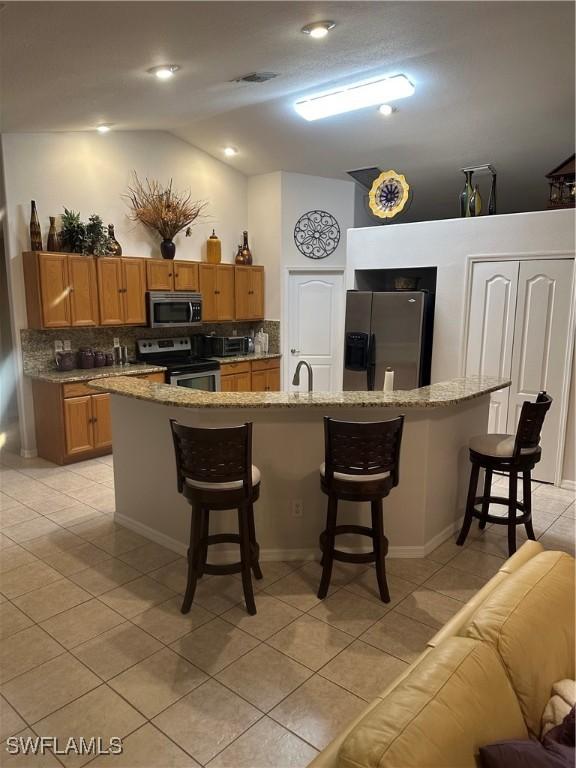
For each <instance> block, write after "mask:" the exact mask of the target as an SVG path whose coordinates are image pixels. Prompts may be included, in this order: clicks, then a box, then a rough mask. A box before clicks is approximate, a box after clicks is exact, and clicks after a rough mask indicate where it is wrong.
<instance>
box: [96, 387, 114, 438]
mask: <svg viewBox="0 0 576 768" xmlns="http://www.w3.org/2000/svg"><path fill="white" fill-rule="evenodd" d="M92 424H93V432H94V448H109V447H110V446H111V445H112V419H111V416H110V395H108V394H106V393H103V394H101V395H92Z"/></svg>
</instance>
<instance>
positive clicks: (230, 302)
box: [216, 264, 234, 320]
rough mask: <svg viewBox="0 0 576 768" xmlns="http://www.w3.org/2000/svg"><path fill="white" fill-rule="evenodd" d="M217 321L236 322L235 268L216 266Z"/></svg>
mask: <svg viewBox="0 0 576 768" xmlns="http://www.w3.org/2000/svg"><path fill="white" fill-rule="evenodd" d="M216 314H217V318H216V319H217V320H234V267H233V266H232V265H222V264H218V265H217V266H216Z"/></svg>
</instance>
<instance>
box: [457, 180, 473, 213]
mask: <svg viewBox="0 0 576 768" xmlns="http://www.w3.org/2000/svg"><path fill="white" fill-rule="evenodd" d="M464 174H465V176H466V181H465V182H464V189H463V190H462V192H460V216H462V217H464V216H470V198H471V197H472V194H473V189H472V171H464Z"/></svg>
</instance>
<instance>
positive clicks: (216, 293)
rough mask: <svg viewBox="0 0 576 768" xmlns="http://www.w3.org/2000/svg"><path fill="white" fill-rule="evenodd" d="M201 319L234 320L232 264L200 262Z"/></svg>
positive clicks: (207, 320)
mask: <svg viewBox="0 0 576 768" xmlns="http://www.w3.org/2000/svg"><path fill="white" fill-rule="evenodd" d="M198 268H199V276H200V293H201V294H202V319H203V320H205V321H206V322H211V321H214V320H235V319H236V317H235V315H234V269H235V268H234V266H233V265H232V264H200V265H199V267H198Z"/></svg>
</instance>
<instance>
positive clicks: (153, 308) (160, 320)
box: [146, 291, 202, 328]
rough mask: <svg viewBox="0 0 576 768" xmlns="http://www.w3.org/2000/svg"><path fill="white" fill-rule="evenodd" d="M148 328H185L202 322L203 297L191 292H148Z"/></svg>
mask: <svg viewBox="0 0 576 768" xmlns="http://www.w3.org/2000/svg"><path fill="white" fill-rule="evenodd" d="M146 296H147V314H148V326H149V327H150V328H184V327H188V326H191V325H200V323H201V322H202V295H201V294H199V293H192V292H190V291H148V292H147V294H146Z"/></svg>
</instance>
